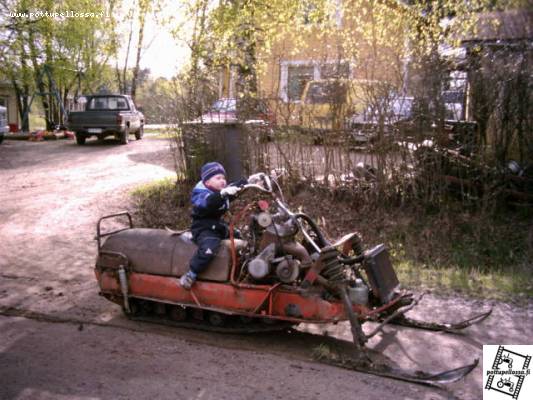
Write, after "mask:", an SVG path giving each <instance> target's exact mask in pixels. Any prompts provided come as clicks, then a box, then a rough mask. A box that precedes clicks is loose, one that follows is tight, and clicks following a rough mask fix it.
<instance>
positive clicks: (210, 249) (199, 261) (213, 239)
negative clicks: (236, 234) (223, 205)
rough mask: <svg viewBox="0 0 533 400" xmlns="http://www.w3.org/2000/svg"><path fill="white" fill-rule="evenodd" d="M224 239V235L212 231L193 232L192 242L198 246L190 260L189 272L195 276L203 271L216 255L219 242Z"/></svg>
mask: <svg viewBox="0 0 533 400" xmlns="http://www.w3.org/2000/svg"><path fill="white" fill-rule="evenodd" d="M225 238H226V235H223V234H222V233H221V232H220V231H215V230H212V229H202V230H199V231H196V232H195V231H193V240H194V242H195V243H196V244H197V245H198V250H196V253H195V254H194V256H192V258H191V261H190V269H191V271H192V272H194V273H195V274H199V273H201V272H202V271H204V270H205V269H206V268H207V266H208V265H209V263H210V262H211V261H212V260H213V258H215V256H216V255H217V253H218V250H219V248H220V241H221V240H222V239H225Z"/></svg>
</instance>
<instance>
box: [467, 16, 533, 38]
mask: <svg viewBox="0 0 533 400" xmlns="http://www.w3.org/2000/svg"><path fill="white" fill-rule="evenodd" d="M525 39H529V40H532V39H533V10H529V9H516V10H509V11H495V12H490V13H483V14H479V15H478V21H477V24H476V28H475V31H474V32H472V33H470V34H466V35H465V38H464V39H463V42H469V41H494V40H505V41H509V40H513V41H514V40H525Z"/></svg>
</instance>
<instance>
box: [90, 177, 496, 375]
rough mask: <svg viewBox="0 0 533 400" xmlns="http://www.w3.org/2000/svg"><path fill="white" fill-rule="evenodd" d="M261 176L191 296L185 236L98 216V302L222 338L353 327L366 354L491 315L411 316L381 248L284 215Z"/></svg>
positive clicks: (412, 301) (273, 188)
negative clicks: (402, 334)
mask: <svg viewBox="0 0 533 400" xmlns="http://www.w3.org/2000/svg"><path fill="white" fill-rule="evenodd" d="M261 176H262V182H261V183H260V184H248V185H245V186H244V187H243V189H244V190H243V191H241V193H243V192H247V191H255V192H256V193H254V195H255V197H256V198H255V199H254V200H253V201H250V202H249V203H248V204H247V205H245V206H244V207H243V208H242V209H241V210H240V211H238V212H236V213H235V214H234V216H233V217H232V219H231V221H230V238H229V239H228V240H224V241H223V242H222V245H221V248H220V250H219V253H218V254H217V256H216V258H215V259H214V260H213V261H212V263H211V264H210V265H209V267H208V268H207V270H206V271H204V272H203V273H202V274H200V275H199V277H198V280H197V281H196V283H195V284H194V286H193V287H192V289H191V290H186V289H184V288H182V287H181V286H180V284H179V277H180V276H181V275H183V274H185V273H186V272H187V270H188V265H189V264H188V261H189V259H190V258H191V257H192V255H193V254H194V252H195V251H196V245H195V244H194V243H193V242H192V238H191V233H190V232H189V231H173V230H170V229H146V228H134V227H133V223H132V219H131V216H130V214H128V213H127V212H124V213H119V214H113V215H107V216H105V217H103V218H101V219H100V220H99V221H98V223H97V229H96V230H97V234H96V240H97V242H98V257H97V259H96V266H95V274H96V279H97V280H98V284H99V286H100V294H101V295H103V296H104V297H105V298H107V299H108V300H110V301H113V302H115V303H117V304H119V305H121V306H122V308H123V310H124V312H125V314H126V315H127V316H128V317H129V318H132V319H140V320H148V321H165V323H171V324H174V325H178V326H185V327H193V328H198V329H208V330H214V331H221V332H261V331H269V330H280V329H287V328H290V327H292V326H294V325H297V324H299V323H303V322H306V323H315V324H329V323H336V322H339V321H346V320H347V321H349V322H350V325H351V331H352V335H353V342H354V345H355V346H356V348H357V349H359V350H361V352H363V350H364V344H365V342H366V341H367V340H368V339H369V338H370V337H372V336H373V335H375V334H376V333H378V332H379V331H381V330H382V329H383V327H384V326H385V324H388V323H391V322H393V323H397V324H401V325H407V326H411V327H417V328H423V329H431V330H441V331H455V330H458V329H463V328H465V327H467V326H470V325H471V324H473V323H475V322H479V321H481V320H483V319H484V318H486V317H487V316H488V315H489V314H490V311H488V312H486V313H483V314H480V315H478V316H476V317H474V318H471V319H469V320H466V321H463V322H460V323H458V324H433V323H427V322H422V321H416V320H413V319H410V318H408V317H406V316H405V315H404V314H405V313H406V312H407V311H408V310H410V309H412V308H413V307H414V306H415V305H416V304H417V303H418V301H419V300H420V298H415V297H414V296H413V294H412V293H411V292H409V291H406V290H403V289H400V285H399V282H398V278H397V276H396V273H395V272H394V269H393V267H392V265H391V262H390V260H389V254H388V252H387V249H386V247H385V246H384V245H382V244H380V245H378V246H375V247H373V248H370V249H366V250H365V248H364V246H363V243H362V240H361V237H360V235H359V234H358V233H357V232H353V233H349V234H347V235H345V236H343V237H342V238H340V239H339V240H338V241H336V242H334V243H330V242H329V241H328V240H326V238H325V237H324V235H323V234H322V232H321V231H320V229H319V227H318V225H317V224H316V223H315V222H314V221H313V219H312V218H310V217H309V216H308V215H306V214H304V213H294V212H292V211H291V210H290V209H289V208H288V206H287V205H286V204H285V201H284V198H283V193H282V191H281V188H280V186H279V185H278V183H277V181H276V180H275V179H272V180H271V179H270V178H269V177H268V176H267V175H266V174H262V175H261ZM247 197H248V196H247ZM252 197H254V196H252ZM265 197H266V198H268V200H265V199H264V198H265ZM117 217H127V219H128V222H129V227H127V228H124V229H119V230H114V231H112V232H107V233H103V232H102V230H101V225H102V222H103V221H104V220H107V219H110V218H117ZM243 223H244V226H243V227H242V237H243V239H237V238H235V237H234V229H235V228H236V227H241V226H242V225H243ZM365 321H374V322H379V324H378V325H377V327H376V328H375V329H374V330H373V331H372V332H369V333H366V334H365V332H364V331H363V330H362V328H361V325H362V324H363V323H364V322H365ZM476 365H477V360H476V362H475V363H473V364H471V365H468V366H465V367H461V368H458V369H455V370H452V371H447V372H445V373H442V374H436V375H429V374H426V375H424V374H421V373H420V372H417V374H416V375H409V374H406V373H404V372H394V371H392V370H391V369H390V368H389V369H388V371H387V372H386V373H385V372H384V371H383V369H382V368H380V369H379V370H375V371H374V370H372V366H371V365H369V364H368V363H367V364H366V365H365V367H364V368H361V369H362V370H364V371H365V372H370V373H376V374H379V375H385V376H389V377H393V378H398V379H404V380H409V381H414V382H420V383H442V382H450V381H455V380H457V379H460V378H461V377H463V376H465V375H466V374H467V373H469V372H470V371H471V370H472V369H473V368H474V367H475V366H476Z"/></svg>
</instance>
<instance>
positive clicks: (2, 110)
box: [0, 106, 9, 143]
mask: <svg viewBox="0 0 533 400" xmlns="http://www.w3.org/2000/svg"><path fill="white" fill-rule="evenodd" d="M7 132H9V126H8V124H7V108H6V107H3V106H0V143H2V142H3V141H4V134H6V133H7Z"/></svg>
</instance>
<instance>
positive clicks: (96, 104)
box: [67, 94, 144, 145]
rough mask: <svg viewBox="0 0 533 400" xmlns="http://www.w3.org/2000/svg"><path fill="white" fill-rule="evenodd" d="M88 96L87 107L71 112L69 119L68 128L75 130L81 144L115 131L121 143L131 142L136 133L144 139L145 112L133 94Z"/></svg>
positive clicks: (137, 137) (138, 138) (114, 133)
mask: <svg viewBox="0 0 533 400" xmlns="http://www.w3.org/2000/svg"><path fill="white" fill-rule="evenodd" d="M85 98H86V105H85V111H76V112H70V113H69V115H68V120H67V128H68V129H69V130H71V131H74V132H75V134H76V142H77V143H78V144H79V145H83V144H85V140H86V139H87V138H88V137H91V136H96V137H97V138H98V139H100V140H103V139H104V138H105V137H106V136H111V135H113V136H115V138H117V139H118V140H120V143H121V144H128V141H129V137H130V134H132V133H133V134H135V138H136V139H137V140H140V139H142V137H143V133H144V115H143V114H142V113H141V112H140V111H139V110H137V108H136V107H135V104H134V103H133V100H132V99H131V97H130V96H126V95H121V94H105V95H92V96H85Z"/></svg>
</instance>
